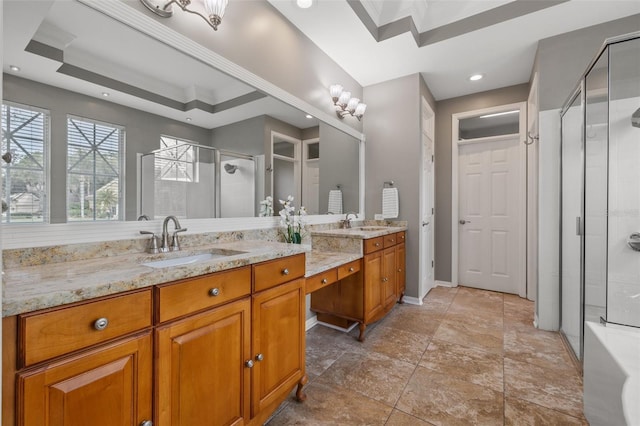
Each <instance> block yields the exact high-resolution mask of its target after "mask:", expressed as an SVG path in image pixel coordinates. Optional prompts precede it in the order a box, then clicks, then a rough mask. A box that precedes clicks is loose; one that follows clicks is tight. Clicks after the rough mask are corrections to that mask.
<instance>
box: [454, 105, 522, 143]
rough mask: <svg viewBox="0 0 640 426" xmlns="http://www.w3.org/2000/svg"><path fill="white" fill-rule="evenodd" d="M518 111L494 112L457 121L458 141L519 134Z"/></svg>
mask: <svg viewBox="0 0 640 426" xmlns="http://www.w3.org/2000/svg"><path fill="white" fill-rule="evenodd" d="M519 113H520V110H518V109H515V110H511V111H504V112H496V113H493V114H486V115H481V116H478V117H469V118H464V119H462V120H459V122H458V125H459V128H458V135H459V140H461V141H463V140H469V139H479V138H487V137H491V136H501V135H513V134H517V133H518V132H520V127H519V126H520V124H519V122H520V114H519Z"/></svg>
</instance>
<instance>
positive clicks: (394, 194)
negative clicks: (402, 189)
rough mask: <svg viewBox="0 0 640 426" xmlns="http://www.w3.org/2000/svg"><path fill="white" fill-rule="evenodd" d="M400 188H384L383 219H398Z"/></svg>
mask: <svg viewBox="0 0 640 426" xmlns="http://www.w3.org/2000/svg"><path fill="white" fill-rule="evenodd" d="M398 210H399V207H398V188H384V189H383V190H382V217H383V218H385V219H395V218H397V217H398Z"/></svg>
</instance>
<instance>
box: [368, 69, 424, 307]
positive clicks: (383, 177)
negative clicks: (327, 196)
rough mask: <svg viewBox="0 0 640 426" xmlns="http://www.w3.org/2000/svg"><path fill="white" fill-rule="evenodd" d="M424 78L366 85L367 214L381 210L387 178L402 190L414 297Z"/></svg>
mask: <svg viewBox="0 0 640 426" xmlns="http://www.w3.org/2000/svg"><path fill="white" fill-rule="evenodd" d="M420 80H421V78H420V76H419V74H412V75H409V76H406V77H401V78H398V79H395V80H390V81H387V82H384V83H380V84H375V85H372V86H367V87H365V88H364V101H365V102H366V103H367V105H368V107H367V115H366V117H365V119H364V132H365V134H366V135H367V140H366V147H365V164H366V169H365V211H366V216H367V218H373V217H374V214H376V213H381V211H382V188H383V185H384V182H385V181H389V180H393V181H394V182H395V186H396V187H397V188H398V193H399V202H400V211H399V218H398V220H406V221H407V222H408V232H407V240H406V241H407V289H406V294H407V296H410V297H418V284H419V264H420V262H419V258H418V255H419V242H420V190H419V188H420V167H421V146H420V145H421V142H420V102H421V100H420V92H421V84H420ZM423 90H426V87H424V88H423Z"/></svg>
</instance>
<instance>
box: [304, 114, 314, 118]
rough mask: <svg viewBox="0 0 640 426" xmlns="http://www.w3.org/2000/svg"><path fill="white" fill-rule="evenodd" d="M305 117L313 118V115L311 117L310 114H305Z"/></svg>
mask: <svg viewBox="0 0 640 426" xmlns="http://www.w3.org/2000/svg"><path fill="white" fill-rule="evenodd" d="M305 117H307V118H313V115H311V114H307V115H305Z"/></svg>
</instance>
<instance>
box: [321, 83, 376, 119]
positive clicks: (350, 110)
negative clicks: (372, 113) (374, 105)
mask: <svg viewBox="0 0 640 426" xmlns="http://www.w3.org/2000/svg"><path fill="white" fill-rule="evenodd" d="M329 94H330V95H331V100H332V101H333V105H335V107H336V114H337V115H338V118H344V117H346V116H347V115H352V116H354V117H355V118H357V119H358V120H361V119H362V116H363V115H364V112H365V110H366V109H367V105H366V104H363V103H362V102H360V99H358V98H352V97H351V92H345V91H344V88H343V87H342V86H340V85H339V84H333V85H331V87H329Z"/></svg>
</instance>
